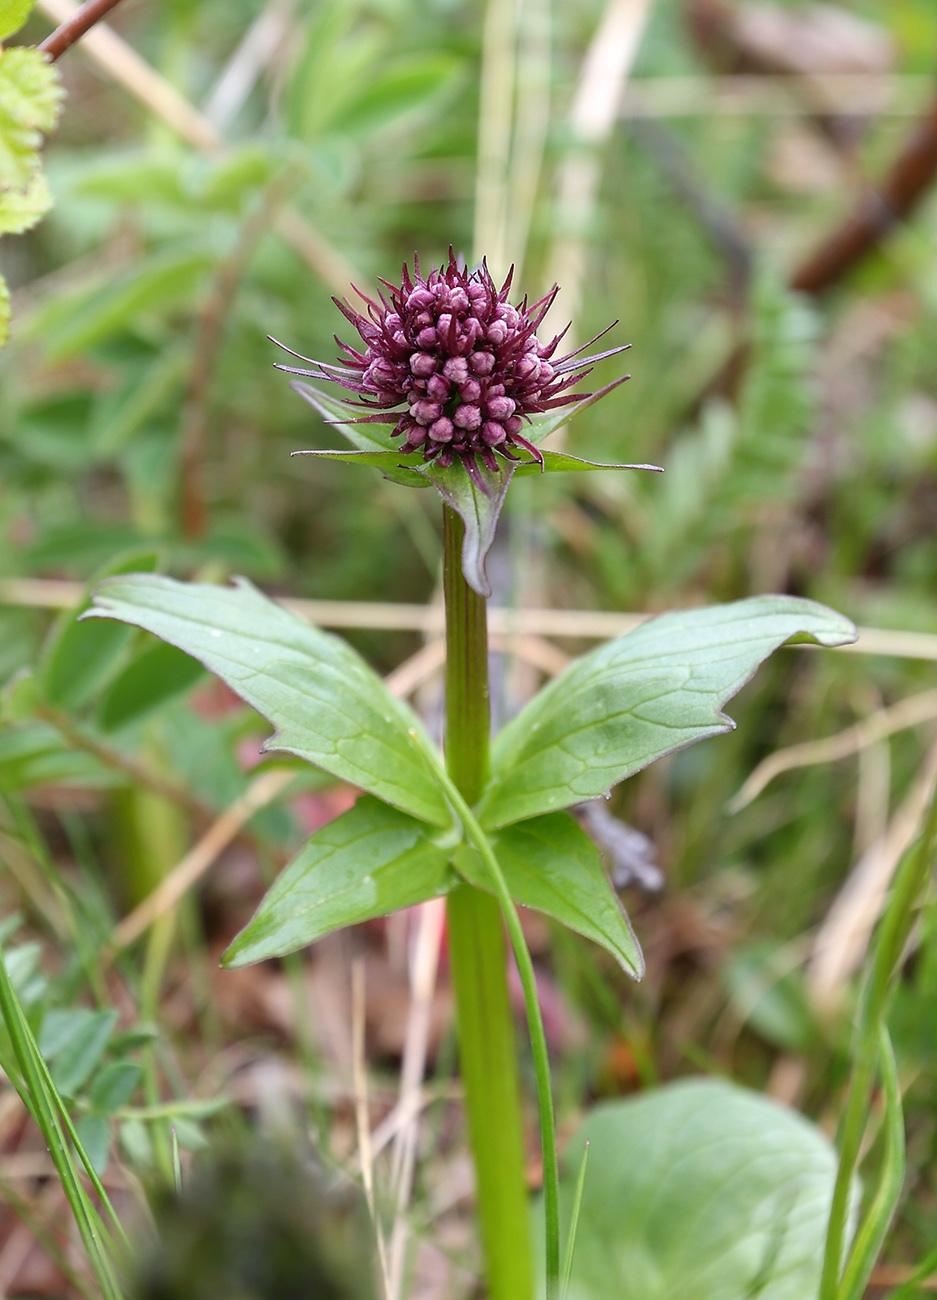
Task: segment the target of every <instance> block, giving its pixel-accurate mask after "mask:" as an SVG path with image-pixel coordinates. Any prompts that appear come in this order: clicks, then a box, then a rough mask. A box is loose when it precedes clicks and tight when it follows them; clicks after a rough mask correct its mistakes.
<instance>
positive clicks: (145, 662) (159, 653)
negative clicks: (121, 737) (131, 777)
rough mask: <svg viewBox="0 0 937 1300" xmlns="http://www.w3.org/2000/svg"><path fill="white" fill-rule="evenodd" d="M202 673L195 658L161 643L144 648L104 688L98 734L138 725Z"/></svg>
mask: <svg viewBox="0 0 937 1300" xmlns="http://www.w3.org/2000/svg"><path fill="white" fill-rule="evenodd" d="M101 626H107V625H106V624H101ZM204 672H205V670H204V668H203V667H202V665H201V664H200V663H199V662H198V660H197V659H193V658H192V657H191V656H190V655H187V654H184V653H183V652H182V651H181V650H177V649H176V647H175V646H173V645H167V644H166V642H165V641H159V642H157V643H156V645H151V646H147V648H146V649H145V650H144V651H143V653H142V654H139V655H137V657H136V658H135V659H133V660H131V662H130V663H129V664H127V666H126V668H124V669H122V670H121V672H119V673H118V675H117V676H116V677H115V678H114V680H113V681H112V682H111V684H110V686H109V687H108V688H107V691H106V693H105V695H104V697H103V699H102V700H101V707H100V709H99V711H98V726H99V727H100V728H101V730H102V731H117V730H118V729H119V728H120V727H126V726H128V725H129V724H130V723H131V722H139V721H140V719H141V718H144V717H146V715H147V714H148V713H152V712H153V710H154V709H158V708H159V707H160V705H162V704H165V703H166V702H167V701H168V700H171V699H174V698H175V697H176V696H177V695H182V694H183V693H184V692H185V691H188V690H189V689H190V688H191V687H192V686H194V685H195V683H196V682H197V681H198V680H199V678H200V677H202V676H203V675H204Z"/></svg>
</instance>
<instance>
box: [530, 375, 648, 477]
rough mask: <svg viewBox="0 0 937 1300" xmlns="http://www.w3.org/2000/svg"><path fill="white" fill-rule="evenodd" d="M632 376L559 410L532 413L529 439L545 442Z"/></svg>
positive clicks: (607, 385) (625, 376)
mask: <svg viewBox="0 0 937 1300" xmlns="http://www.w3.org/2000/svg"><path fill="white" fill-rule="evenodd" d="M630 378H631V376H630V375H622V376H621V377H620V378H619V379H613V380H612V382H611V383H610V384H606V385H605V387H604V388H599V389H598V390H597V391H596V392H594V393H586V395H585V396H584V397H583V398H581V399H580V401H578V402H576V403H575V404H573V405H570V406H562V407H560V409H559V410H557V411H543V412H541V413H540V414H539V415H532V416H531V417H530V424H529V425H528V426H527V431H526V437H527V439H528V441H529V442H532V443H534V444H537V443H541V442H543V440H544V438H548V437H549V436H550V434H551V433H555V432H556V430H557V429H559V428H561V427H562V426H563V425H564V424H569V422H570V420H571V419H572V418H573V417H574V416H576V415H578V414H579V413H580V411H585V410H586V408H587V407H590V406H595V404H596V402H600V401H601V400H602V398H603V397H608V395H609V393H613V392H614V391H615V389H616V388H620V387H621V385H622V384H623V383H624V382H625V381H626V380H627V379H630ZM635 468H638V466H635ZM640 468H642V469H644V468H645V466H640ZM649 468H652V469H657V468H658V466H656V465H653V466H650V467H649Z"/></svg>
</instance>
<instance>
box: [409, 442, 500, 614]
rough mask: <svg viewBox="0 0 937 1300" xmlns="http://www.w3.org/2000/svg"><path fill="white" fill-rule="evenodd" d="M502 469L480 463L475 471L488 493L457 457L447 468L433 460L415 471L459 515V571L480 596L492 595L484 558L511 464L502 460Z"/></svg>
mask: <svg viewBox="0 0 937 1300" xmlns="http://www.w3.org/2000/svg"><path fill="white" fill-rule="evenodd" d="M502 464H503V469H499V470H497V471H495V472H494V473H492V471H491V470H490V469H486V468H485V466H484V465H482V464H480V463H479V466H478V472H479V474H480V475H481V477H482V479H483V480H484V482H485V484H486V485H487V487H488V492H487V494H486V493H484V492H482V491H481V489H480V488H479V487H478V486H477V485H476V484H475V483H473V482H472V479H471V478H470V476H469V472H468V470H467V469H466V468H465V466H464V465H463V464H462V462H461V461H460V460H459V459H458V457H457V458H456V459H455V460H454V461H453V463H452V464H451V465H450V466H449V467H448V468H446V469H444V468H443V467H442V466H441V465H439V464H437V463H436V462H435V461H431V462H430V464H428V465H424V467H423V468H422V469H420V470H418V471H417V473H418V474H420V475H422V477H423V478H426V479H429V481H430V483H432V485H433V487H435V488H436V490H437V491H438V492H439V494H440V495H441V496H442V498H443V500H444V501H446V502H447V503H448V504H449V505H450V506H452V508H453V510H454V511H455V512H456V513H457V514H459V515H461V516H462V522H463V523H464V524H465V536H464V539H463V542H462V572H463V573H464V574H465V581H466V582H467V583H468V585H469V586H470V587H471V588H472V589H473V591H477V592H478V594H479V596H490V595H491V583H490V582H489V581H488V574H487V573H486V572H485V560H486V558H487V556H488V552H489V551H490V550H491V544H492V542H493V541H494V539H495V529H496V528H497V526H498V519H499V517H500V515H501V508H502V506H503V505H504V498H505V497H506V496H507V491H508V488H509V487H510V485H511V478H512V476H513V474H514V465H513V464H512V463H511V462H510V461H504V462H502Z"/></svg>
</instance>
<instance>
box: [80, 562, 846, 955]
mask: <svg viewBox="0 0 937 1300" xmlns="http://www.w3.org/2000/svg"><path fill="white" fill-rule="evenodd" d="M87 616H97V617H105V618H114V619H118V620H120V621H122V622H125V623H130V624H133V625H136V626H137V627H141V628H144V629H145V630H146V631H148V632H152V633H154V634H155V635H156V636H158V637H161V638H162V639H163V640H164V641H167V642H169V643H170V644H172V645H174V646H177V647H178V648H179V649H180V650H183V651H185V652H186V653H187V654H189V655H192V656H193V657H194V658H196V659H198V660H200V661H201V662H202V663H203V664H204V665H205V667H206V668H207V669H209V671H211V672H213V673H216V674H217V675H218V676H219V677H221V678H222V679H223V680H224V681H225V682H226V683H227V684H228V685H229V686H230V687H231V688H232V690H234V691H235V692H236V693H237V694H238V695H239V696H240V697H241V698H242V699H243V700H245V701H246V702H247V703H248V704H250V705H251V706H252V707H254V708H255V709H256V710H257V711H258V712H259V713H261V714H262V715H263V716H264V717H265V718H267V719H268V721H269V722H271V723H272V724H273V726H274V727H275V734H274V736H273V737H272V738H271V740H270V741H269V742H268V744H267V746H266V748H269V749H279V750H285V751H287V752H289V753H292V754H295V755H297V756H298V757H300V758H302V759H305V760H306V761H308V762H310V763H312V764H314V765H315V766H316V767H319V768H321V769H323V770H324V771H326V772H329V773H331V774H332V775H333V776H335V777H337V778H338V779H339V780H342V781H347V782H348V783H350V784H351V785H355V786H358V787H360V788H361V789H362V790H364V791H365V792H366V793H367V795H370V796H372V797H370V798H368V797H365V798H362V799H359V800H358V802H357V803H356V804H355V806H354V807H353V808H352V809H351V810H350V811H349V812H347V813H345V814H343V815H342V816H341V817H339V818H337V819H336V820H335V821H334V822H331V823H330V824H329V825H327V826H325V827H323V829H322V830H320V831H318V832H317V833H316V834H315V835H314V836H313V837H312V838H311V839H310V840H309V841H308V843H307V844H306V846H305V847H304V849H303V850H302V851H301V852H300V854H299V855H298V857H297V858H295V859H294V861H293V862H292V863H291V864H290V865H289V866H288V867H287V868H286V870H285V871H284V872H283V873H282V874H281V875H280V877H279V878H278V879H277V881H276V882H275V884H274V885H273V887H272V888H271V890H270V891H269V892H268V894H267V895H266V897H265V898H264V900H263V902H262V903H261V905H260V908H259V910H258V912H257V914H256V916H255V917H254V919H253V920H252V921H251V922H250V924H249V925H248V926H247V927H246V929H245V930H243V931H242V932H241V934H240V935H238V937H237V938H236V939H235V941H234V943H233V944H232V945H231V947H230V948H229V949H228V952H227V953H226V954H225V958H224V963H225V964H226V965H228V966H240V965H245V964H248V963H250V962H255V961H260V960H263V959H264V958H267V957H274V956H282V955H283V954H285V953H287V952H292V951H295V950H296V949H297V948H300V947H303V946H305V945H306V944H308V943H311V942H313V941H314V940H315V939H317V938H320V937H321V936H322V935H324V934H326V933H328V932H329V931H331V930H334V929H338V928H340V927H341V926H344V925H349V924H352V923H354V922H357V921H362V920H366V919H369V918H370V917H374V916H380V915H384V914H386V913H387V912H391V911H394V910H396V909H397V908H401V907H407V906H411V905H412V904H414V903H418V902H421V901H424V900H425V899H427V898H432V897H435V896H438V895H440V894H444V893H447V892H448V891H449V890H451V889H452V888H454V887H455V886H456V885H457V884H458V883H459V882H460V880H462V879H468V880H470V881H471V882H472V883H474V884H477V885H479V886H481V887H482V888H486V887H487V886H488V881H487V876H486V871H485V868H484V866H483V864H482V862H481V859H480V858H479V857H478V855H477V854H476V853H475V851H474V850H473V849H470V848H469V847H468V846H467V845H465V844H464V843H463V842H462V840H461V834H460V828H459V827H458V826H457V825H456V824H454V817H453V812H452V809H451V807H450V805H449V803H448V801H447V799H446V796H445V793H444V791H443V789H442V787H441V786H440V783H439V781H438V779H437V776H436V763H435V761H434V758H433V756H432V742H431V741H430V739H429V737H428V736H427V734H426V732H425V731H424V729H423V727H422V725H421V724H420V721H419V719H418V718H417V717H416V715H415V714H414V713H413V712H412V710H411V709H410V708H409V707H408V706H407V705H406V704H404V703H403V702H402V701H400V700H398V699H396V698H395V697H394V696H392V695H391V694H390V692H389V691H388V690H387V688H386V687H385V685H384V683H383V682H382V681H381V679H380V677H378V676H377V674H376V673H375V672H374V671H373V670H372V669H371V668H370V667H369V666H368V665H367V664H366V663H365V661H364V660H363V659H362V658H361V657H360V656H359V655H358V654H357V653H356V652H355V651H354V650H352V649H351V647H350V646H348V645H347V644H346V643H345V642H344V641H342V640H341V639H340V638H338V637H336V636H332V635H330V634H328V633H325V632H322V631H321V630H319V629H318V628H315V627H312V626H310V625H309V624H307V623H305V622H304V621H303V620H302V619H300V618H298V617H297V616H296V615H294V614H291V613H289V612H288V611H287V610H285V609H284V608H283V607H282V606H280V605H278V604H277V603H276V602H274V601H272V600H269V599H268V598H267V597H266V596H264V595H263V594H262V593H260V592H259V591H257V590H256V588H254V587H253V586H252V585H251V584H250V583H248V582H246V581H245V580H243V579H240V580H237V581H236V582H235V584H234V585H233V586H231V587H220V586H211V585H206V584H197V583H182V582H177V581H175V580H173V579H171V578H166V577H162V576H159V575H154V574H132V575H128V576H117V577H113V578H108V579H106V580H105V581H104V582H103V583H101V585H100V586H99V587H98V589H97V592H96V595H95V608H94V609H92V610H90V611H88V615H86V617H87ZM796 637H799V638H801V639H807V640H811V641H814V642H817V643H819V644H820V645H825V646H835V645H842V644H844V643H846V642H849V641H853V640H855V637H856V631H855V628H854V627H853V625H852V624H851V623H850V622H849V621H848V620H847V619H845V618H843V617H842V616H841V615H839V614H836V613H834V612H833V611H831V610H829V609H826V608H825V607H824V606H822V605H818V604H816V603H814V602H813V601H808V600H801V599H798V598H796V597H792V596H756V597H753V598H751V599H749V600H743V601H738V602H735V603H733V604H729V605H715V606H709V607H706V608H702V609H696V610H690V611H688V612H684V613H671V614H664V615H662V616H660V617H659V618H655V619H653V620H651V621H649V622H647V623H644V624H642V625H641V626H640V627H638V628H637V629H635V630H634V631H633V632H630V633H628V634H627V635H626V636H622V637H619V638H617V639H615V640H613V641H609V642H607V643H606V644H604V645H602V646H600V647H599V648H598V649H596V650H593V651H592V652H591V653H590V654H587V655H585V656H583V657H582V658H581V659H578V660H575V661H574V662H573V663H572V664H571V665H570V666H569V667H568V668H567V669H566V670H565V671H564V672H563V673H561V674H560V675H559V676H558V677H556V678H555V679H554V680H553V681H552V682H550V683H549V684H548V685H547V686H546V687H545V688H544V689H543V690H542V691H540V693H539V694H538V695H537V696H535V697H534V699H533V700H532V701H531V702H530V703H529V704H528V705H527V706H526V707H525V708H524V709H523V710H522V711H521V713H520V714H518V716H517V717H515V718H514V719H513V720H512V721H511V722H509V723H508V725H507V726H506V727H505V728H504V730H503V731H502V732H501V733H500V734H499V735H498V736H497V737H496V739H495V741H494V744H493V747H492V754H491V774H490V778H489V781H488V785H487V786H486V789H485V791H484V792H483V795H482V798H481V801H480V803H479V805H478V809H477V814H478V818H479V821H480V822H481V824H482V826H483V827H484V828H485V830H486V831H487V832H489V833H490V834H491V836H492V840H493V842H494V845H495V851H496V853H497V855H498V860H499V863H500V865H501V867H502V870H503V872H504V875H505V878H506V880H507V883H508V887H509V889H510V890H511V893H512V895H513V896H514V898H515V900H516V901H517V902H518V903H520V904H522V905H524V906H528V907H533V908H536V909H537V910H540V911H543V912H545V913H547V914H548V915H550V916H553V917H554V918H555V919H557V920H559V921H561V922H562V923H563V924H565V925H567V926H569V927H570V928H571V929H574V930H577V931H579V932H580V933H582V934H584V935H587V936H588V937H589V938H591V939H593V940H595V941H596V942H597V943H600V944H602V945H603V946H604V947H605V948H607V949H608V950H609V951H610V952H612V953H613V954H614V955H615V956H616V958H617V959H618V960H619V961H620V962H621V964H622V965H623V966H624V968H625V969H626V970H627V971H628V972H629V974H631V975H633V976H635V977H636V978H640V976H641V974H642V973H643V959H642V956H641V951H640V948H639V946H638V944H637V942H636V940H635V938H634V935H633V933H632V931H631V927H630V925H629V923H628V919H627V917H626V915H625V913H624V911H623V909H622V907H621V903H620V901H619V899H618V897H617V895H616V894H615V892H614V891H613V889H612V887H611V885H610V884H609V882H608V880H607V878H606V876H605V872H604V870H603V867H602V863H601V860H600V857H599V854H598V851H597V850H596V848H595V846H594V845H593V844H592V841H591V840H590V839H589V838H588V836H587V835H586V834H585V832H584V831H583V830H582V829H581V828H580V826H579V824H578V822H577V821H576V820H575V819H574V818H573V817H572V816H570V814H569V813H566V812H563V811H561V810H563V809H565V808H567V807H569V806H570V805H572V804H576V803H580V802H582V801H584V800H588V799H595V798H598V797H601V796H602V795H603V794H604V793H605V792H606V791H607V790H608V789H609V788H610V787H611V786H612V785H614V784H616V783H617V782H618V781H621V780H623V779H624V778H625V777H627V776H630V775H631V774H632V773H634V772H637V771H638V770H640V769H641V768H643V767H646V766H647V765H648V764H649V763H651V762H653V761H654V760H655V759H657V758H661V757H662V756H663V755H665V754H669V753H672V752H673V751H674V750H677V749H682V748H684V747H685V746H686V745H689V744H692V743H693V742H694V741H696V740H702V739H705V738H706V737H708V736H715V735H718V734H720V733H722V732H725V731H729V730H731V729H732V728H733V726H734V724H733V722H732V721H731V719H729V718H728V717H726V715H725V714H724V713H723V712H722V707H723V705H724V704H725V703H726V701H727V700H728V699H730V698H731V697H732V696H733V695H734V694H736V692H737V691H738V690H739V689H740V688H741V687H742V686H743V685H744V684H745V682H747V681H748V680H749V678H750V677H751V676H752V674H753V673H754V671H755V669H756V668H757V667H758V665H759V664H760V663H761V662H762V661H763V660H764V659H765V658H766V657H767V656H768V655H769V654H771V652H772V651H773V650H775V649H777V648H778V646H780V645H782V644H783V643H784V642H785V641H789V640H791V639H792V638H796Z"/></svg>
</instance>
